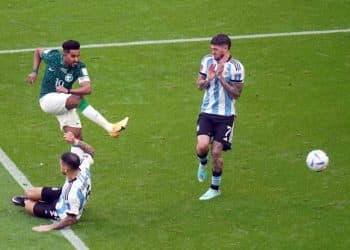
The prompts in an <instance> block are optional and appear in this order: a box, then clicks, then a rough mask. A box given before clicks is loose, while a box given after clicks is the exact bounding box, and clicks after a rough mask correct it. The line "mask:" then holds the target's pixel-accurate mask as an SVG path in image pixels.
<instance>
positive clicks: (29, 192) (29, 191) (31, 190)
mask: <svg viewBox="0 0 350 250" xmlns="http://www.w3.org/2000/svg"><path fill="white" fill-rule="evenodd" d="M36 193H37V192H36V190H35V189H34V188H28V189H27V190H26V191H25V196H26V197H27V198H28V199H32V198H34V197H35V196H36Z"/></svg>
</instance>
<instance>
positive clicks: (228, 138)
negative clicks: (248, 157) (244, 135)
mask: <svg viewBox="0 0 350 250" xmlns="http://www.w3.org/2000/svg"><path fill="white" fill-rule="evenodd" d="M226 128H227V131H226V133H225V137H224V139H223V140H224V141H227V142H229V143H231V141H232V133H231V132H232V127H231V126H228V125H227V127H226Z"/></svg>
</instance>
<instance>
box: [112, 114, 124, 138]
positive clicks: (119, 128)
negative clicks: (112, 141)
mask: <svg viewBox="0 0 350 250" xmlns="http://www.w3.org/2000/svg"><path fill="white" fill-rule="evenodd" d="M128 121H129V117H125V118H124V119H123V120H121V121H119V122H117V123H115V124H113V127H112V131H111V132H110V133H109V134H110V136H111V137H114V138H116V137H118V136H119V134H120V131H122V130H123V129H126V126H127V125H128Z"/></svg>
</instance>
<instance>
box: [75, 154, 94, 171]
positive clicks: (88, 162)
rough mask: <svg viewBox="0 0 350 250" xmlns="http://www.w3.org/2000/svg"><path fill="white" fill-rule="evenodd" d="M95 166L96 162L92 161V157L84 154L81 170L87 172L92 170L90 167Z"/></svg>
mask: <svg viewBox="0 0 350 250" xmlns="http://www.w3.org/2000/svg"><path fill="white" fill-rule="evenodd" d="M92 164H94V160H93V159H92V157H91V155H89V154H83V155H82V158H81V163H80V166H79V168H80V170H82V171H83V170H86V169H90V166H91V165H92Z"/></svg>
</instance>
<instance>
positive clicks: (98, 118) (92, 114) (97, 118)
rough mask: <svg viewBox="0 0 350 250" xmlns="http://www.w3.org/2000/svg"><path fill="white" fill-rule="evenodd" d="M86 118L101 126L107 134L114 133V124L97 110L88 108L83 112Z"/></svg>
mask: <svg viewBox="0 0 350 250" xmlns="http://www.w3.org/2000/svg"><path fill="white" fill-rule="evenodd" d="M81 113H82V114H83V115H84V116H85V117H86V118H88V119H89V120H91V121H93V122H94V123H96V124H98V125H100V126H101V127H102V128H104V129H105V130H106V131H107V132H110V131H112V126H113V124H112V123H110V122H108V121H107V120H106V119H105V118H104V117H103V116H102V115H101V114H100V113H99V112H98V111H97V110H96V109H94V108H93V107H92V106H91V105H89V106H87V107H86V108H85V109H84V110H83V111H82V112H81Z"/></svg>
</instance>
